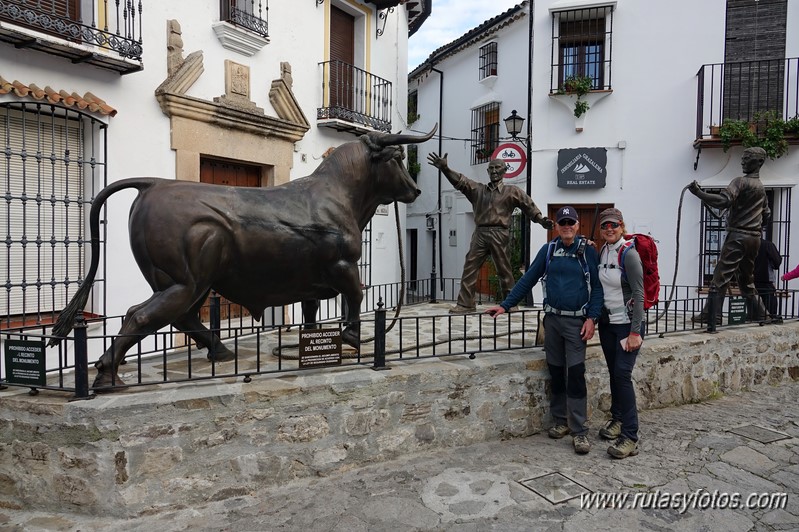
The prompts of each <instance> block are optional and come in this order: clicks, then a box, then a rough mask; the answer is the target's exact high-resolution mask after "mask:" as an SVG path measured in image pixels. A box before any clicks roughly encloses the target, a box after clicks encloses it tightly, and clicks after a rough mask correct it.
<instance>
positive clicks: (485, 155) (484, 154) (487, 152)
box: [474, 148, 494, 159]
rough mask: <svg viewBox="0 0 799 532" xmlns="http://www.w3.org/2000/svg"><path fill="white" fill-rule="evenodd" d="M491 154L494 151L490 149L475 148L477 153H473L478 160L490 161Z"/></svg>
mask: <svg viewBox="0 0 799 532" xmlns="http://www.w3.org/2000/svg"><path fill="white" fill-rule="evenodd" d="M493 153H494V150H492V149H490V148H477V151H475V152H474V154H475V155H476V156H477V157H478V158H479V159H490V158H491V154H493Z"/></svg>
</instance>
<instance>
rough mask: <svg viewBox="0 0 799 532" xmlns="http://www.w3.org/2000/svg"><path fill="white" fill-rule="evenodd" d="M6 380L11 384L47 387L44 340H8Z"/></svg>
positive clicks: (6, 348)
mask: <svg viewBox="0 0 799 532" xmlns="http://www.w3.org/2000/svg"><path fill="white" fill-rule="evenodd" d="M4 344H5V355H6V380H7V381H8V382H9V383H10V384H23V385H27V386H45V385H46V384H47V376H46V375H45V359H44V340H41V341H27V340H6V341H5V342H4Z"/></svg>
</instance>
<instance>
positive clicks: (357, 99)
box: [316, 60, 392, 133]
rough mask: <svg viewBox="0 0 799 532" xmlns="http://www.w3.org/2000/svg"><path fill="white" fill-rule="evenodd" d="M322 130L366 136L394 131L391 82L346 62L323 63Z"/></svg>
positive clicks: (320, 119) (320, 110) (319, 116)
mask: <svg viewBox="0 0 799 532" xmlns="http://www.w3.org/2000/svg"><path fill="white" fill-rule="evenodd" d="M319 65H320V66H321V67H322V105H321V106H320V107H319V108H318V109H317V111H316V118H317V120H318V124H319V125H320V126H325V127H330V128H333V129H336V130H339V131H352V132H356V133H365V132H367V131H371V130H377V131H391V94H392V93H391V82H390V81H388V80H385V79H383V78H380V77H377V76H375V75H374V74H370V73H369V72H367V71H365V70H362V69H360V68H358V67H355V66H353V65H350V64H347V63H345V62H343V61H338V60H334V61H324V62H322V63H319Z"/></svg>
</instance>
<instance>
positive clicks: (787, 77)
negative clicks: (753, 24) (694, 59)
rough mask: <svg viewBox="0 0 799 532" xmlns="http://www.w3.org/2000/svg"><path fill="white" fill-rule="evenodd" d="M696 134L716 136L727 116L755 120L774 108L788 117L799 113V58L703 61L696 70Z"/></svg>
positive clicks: (782, 115) (698, 135)
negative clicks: (720, 61)
mask: <svg viewBox="0 0 799 532" xmlns="http://www.w3.org/2000/svg"><path fill="white" fill-rule="evenodd" d="M696 77H697V94H696V138H697V139H705V138H709V137H712V136H713V131H712V130H711V128H715V127H717V126H720V125H721V124H722V123H723V122H724V120H726V119H730V120H745V121H748V122H754V121H755V120H756V115H758V114H763V113H765V112H768V111H773V112H775V113H776V114H777V115H778V116H780V117H781V118H782V119H784V120H787V119H790V118H793V117H795V116H797V114H798V113H799V58H797V57H793V58H788V59H764V60H761V61H740V62H734V63H715V64H708V65H702V67H701V68H700V69H699V71H698V72H697V74H696Z"/></svg>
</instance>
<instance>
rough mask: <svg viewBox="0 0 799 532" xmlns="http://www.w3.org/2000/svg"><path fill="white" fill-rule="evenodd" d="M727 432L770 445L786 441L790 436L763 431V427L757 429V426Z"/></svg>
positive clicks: (768, 430) (769, 430)
mask: <svg viewBox="0 0 799 532" xmlns="http://www.w3.org/2000/svg"><path fill="white" fill-rule="evenodd" d="M727 432H732V433H733V434H737V435H738V436H743V437H744V438H749V439H750V440H755V441H759V442H760V443H772V442H775V441H780V440H787V439H789V438H790V436H788V435H787V434H783V433H781V432H776V431H774V430H771V429H765V428H763V427H758V426H757V425H744V426H743V427H737V428H734V429H730V430H728V431H727Z"/></svg>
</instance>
